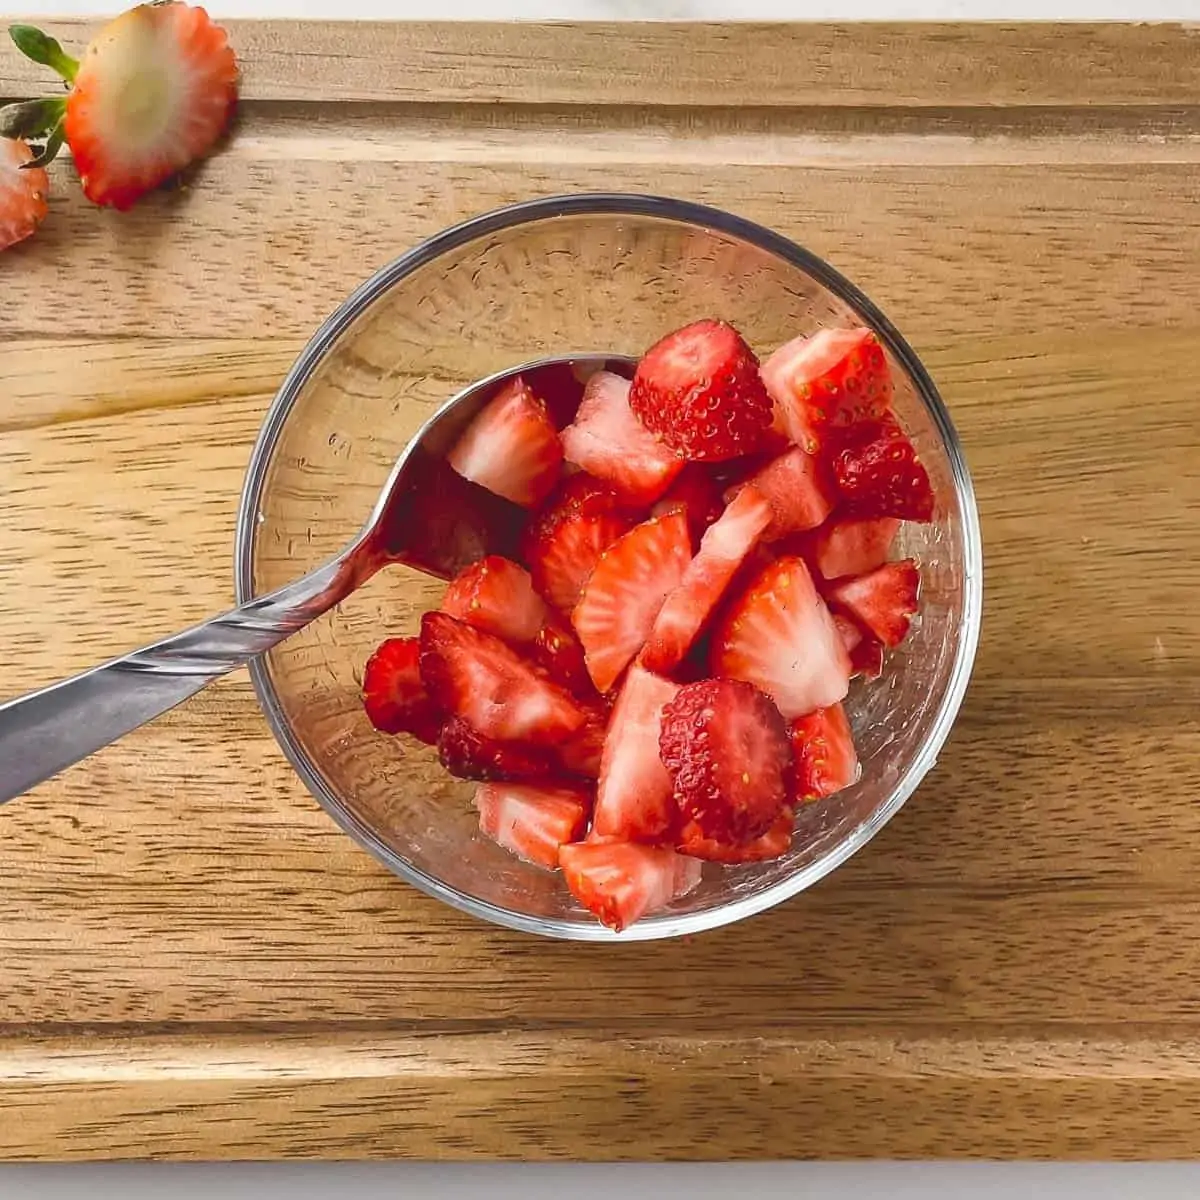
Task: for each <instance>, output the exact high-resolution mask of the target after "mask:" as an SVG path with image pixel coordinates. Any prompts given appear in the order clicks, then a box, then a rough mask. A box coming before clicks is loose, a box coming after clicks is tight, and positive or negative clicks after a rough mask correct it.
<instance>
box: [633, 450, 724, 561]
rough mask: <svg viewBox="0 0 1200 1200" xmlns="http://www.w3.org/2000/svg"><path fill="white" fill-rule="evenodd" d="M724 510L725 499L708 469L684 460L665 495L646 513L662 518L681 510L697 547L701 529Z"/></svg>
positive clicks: (705, 527) (703, 529)
mask: <svg viewBox="0 0 1200 1200" xmlns="http://www.w3.org/2000/svg"><path fill="white" fill-rule="evenodd" d="M724 510H725V501H724V500H723V499H722V498H721V489H720V488H719V487H718V486H717V482H716V480H715V478H714V477H713V473H712V471H710V470H709V469H708V468H706V467H703V466H700V465H699V464H698V463H688V464H687V466H685V467H684V468H683V470H682V471H680V473H679V478H678V479H676V480H675V482H674V483H673V484H671V486H670V488H669V489H668V490H667V494H666V495H665V496H663V498H662V499H661V500H660V501H659V502H658V503H657V504H655V505H654V507H653V508H652V509H651V510H650V515H651V516H652V517H665V516H666V515H667V513H672V512H681V513H683V515H684V516H685V517H687V523H688V529H689V530H690V531H691V535H692V545H693V546H698V545H699V544H700V539H701V538H702V537H703V536H704V531H705V530H706V529H707V528H708V527H709V526H710V525H711V524H712V523H713V522H714V521H715V520H716V519H717V518H718V517H719V516H720V515H721V513H722V512H724Z"/></svg>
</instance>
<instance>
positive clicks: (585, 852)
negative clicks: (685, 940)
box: [558, 842, 699, 933]
mask: <svg viewBox="0 0 1200 1200" xmlns="http://www.w3.org/2000/svg"><path fill="white" fill-rule="evenodd" d="M558 862H559V865H560V866H561V867H562V870H563V877H564V879H565V880H566V884H567V887H568V888H569V889H570V892H571V895H572V896H574V897H575V899H576V900H578V901H579V903H580V904H582V905H583V907H584V908H586V909H587V910H588V912H590V913H593V914H594V915H595V916H597V917H599V918H600V920H601V921H602V922H603V923H604V924H605V925H607V926H608V927H609V928H610V929H614V930H616V932H617V933H620V932H621V930H622V929H628V928H629V926H630V925H632V924H633V923H634V921H637V920H639V919H640V918H641V917H644V916H646V915H647V914H648V913H652V912H655V911H657V910H658V909H660V908H665V907H666V906H667V905H668V904H670V903H671V901H672V900H673V899H675V897H676V895H677V894H681V893H682V894H686V892H687V891H690V890H691V889H692V888H693V887H695V886H696V884H697V883H699V872H697V871H696V869H695V866H692V865H689V864H686V863H682V862H681V861H680V856H679V855H678V854H676V853H675V851H674V850H671V849H668V848H665V847H661V846H637V845H634V844H632V843H630V842H584V843H582V844H578V845H568V846H563V848H562V849H561V850H560V851H559V854H558ZM697 865H698V864H697Z"/></svg>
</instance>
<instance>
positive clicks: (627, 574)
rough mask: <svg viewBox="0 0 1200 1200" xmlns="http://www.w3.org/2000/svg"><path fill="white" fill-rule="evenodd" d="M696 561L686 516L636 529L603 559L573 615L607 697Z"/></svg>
mask: <svg viewBox="0 0 1200 1200" xmlns="http://www.w3.org/2000/svg"><path fill="white" fill-rule="evenodd" d="M691 557H692V543H691V538H690V537H689V536H688V528H687V518H686V517H684V516H683V514H682V513H670V514H668V515H667V516H665V517H651V518H650V520H649V521H643V522H642V523H641V524H640V525H635V526H634V527H633V528H632V529H631V530H630V531H629V532H628V533H626V534H624V535H623V536H622V537H620V538H618V539H617V540H616V541H615V542H613V544H612V545H611V546H609V548H608V549H607V550H605V551H604V553H603V554H601V556H600V560H599V562H597V563H596V568H595V570H594V571H593V572H592V574H591V577H590V578H589V579H588V581H587V583H586V584H585V585H584V588H583V594H582V595H581V596H580V597H579V603H578V604H577V605H576V606H575V612H574V613H573V614H572V616H571V620H572V622H573V623H574V625H575V632H576V633H577V634H578V635H579V640H580V641H581V642H582V643H583V650H584V654H585V655H586V657H587V668H588V673H589V674H590V675H591V677H592V682H593V683H594V684H595V685H596V689H597V690H598V691H601V692H607V691H608V689H609V688H610V687H612V685H613V684H614V683H616V681H617V677H618V676H619V675H620V674H621V672H622V671H623V670H624V669H625V668H626V666H628V664H629V663H630V662H631V661H632V659H633V657H634V655H636V654H637V652H638V651H639V650H641V648H642V647H643V646H644V645H645V643H646V639H647V638H648V637H649V636H650V630H651V627H652V626H653V624H654V618H655V617H656V616H657V615H658V610H659V609H660V608H662V605H663V601H664V600H665V599H666V597H667V594H668V593H669V592H670V591H671V590H672V589H673V588H676V587H678V586H679V583H680V581H681V580H682V579H683V573H684V570H685V569H686V567H687V565H688V562H689V561H690V560H691Z"/></svg>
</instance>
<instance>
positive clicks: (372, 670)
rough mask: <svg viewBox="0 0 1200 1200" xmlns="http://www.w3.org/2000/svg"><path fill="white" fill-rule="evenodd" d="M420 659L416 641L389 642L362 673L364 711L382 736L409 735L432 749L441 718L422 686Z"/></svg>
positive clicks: (398, 639) (373, 655) (393, 640)
mask: <svg viewBox="0 0 1200 1200" xmlns="http://www.w3.org/2000/svg"><path fill="white" fill-rule="evenodd" d="M420 659H421V644H420V640H419V639H418V638H415V637H409V638H388V640H387V641H386V642H384V643H383V644H382V645H381V646H380V647H379V648H378V649H377V650H376V651H375V653H374V654H372V655H371V657H370V658H369V659H367V665H366V667H365V668H364V670H363V685H362V698H363V708H364V709H365V710H366V713H367V717H368V719H369V720H370V722H371V724H372V725H374V726H375V728H376V729H378V730H379V731H380V732H381V733H411V734H412V735H413V736H414V737H416V738H419V739H420V740H421V741H422V742H427V743H429V744H430V745H432V744H433V743H434V742H436V741H437V739H438V730H439V728H440V727H441V723H442V714H441V711H440V710H439V708H438V706H437V705H436V704H435V703H434V702H433V700H432V699H431V698H430V696H429V693H428V692H427V691H426V689H425V685H424V684H423V683H422V682H421V665H420Z"/></svg>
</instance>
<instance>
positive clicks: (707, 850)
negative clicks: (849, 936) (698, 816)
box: [676, 808, 795, 864]
mask: <svg viewBox="0 0 1200 1200" xmlns="http://www.w3.org/2000/svg"><path fill="white" fill-rule="evenodd" d="M794 821H795V814H794V813H793V812H792V810H791V809H790V808H785V809H784V810H783V811H782V812H781V813H780V814H779V816H778V817H776V818H775V821H774V824H772V826H771V828H770V829H768V830H767V832H766V833H764V834H763V835H762V836H761V837H758V838H755V839H754V841H752V842H740V843H738V842H723V841H720V840H719V839H717V838H710V837H705V836H704V832H703V830H701V828H700V826H699V825H697V824H696V822H695V821H688V822H687V823H686V824H684V826H683V827H682V828H681V829H680V831H679V836H678V838H677V839H676V849H678V851H679V853H680V854H686V855H690V856H691V857H692V858H696V859H703V860H704V861H706V862H719V863H730V864H733V863H750V862H763V861H764V860H766V859H769V858H781V857H782V856H783V855H785V854H786V853H787V852H788V851H789V850H790V849H791V848H792V824H793V822H794Z"/></svg>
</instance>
